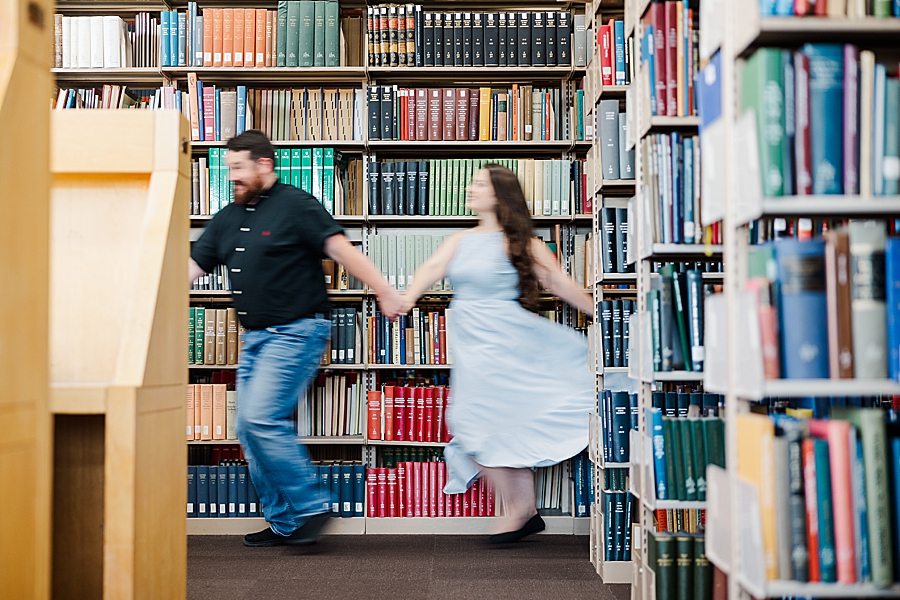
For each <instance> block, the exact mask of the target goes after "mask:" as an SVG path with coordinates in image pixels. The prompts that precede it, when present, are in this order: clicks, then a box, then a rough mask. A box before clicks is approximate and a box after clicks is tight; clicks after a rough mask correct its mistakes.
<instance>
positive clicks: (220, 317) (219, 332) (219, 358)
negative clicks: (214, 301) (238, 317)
mask: <svg viewBox="0 0 900 600" xmlns="http://www.w3.org/2000/svg"><path fill="white" fill-rule="evenodd" d="M225 358H226V356H225V309H224V308H219V309H216V364H217V365H224V364H225Z"/></svg>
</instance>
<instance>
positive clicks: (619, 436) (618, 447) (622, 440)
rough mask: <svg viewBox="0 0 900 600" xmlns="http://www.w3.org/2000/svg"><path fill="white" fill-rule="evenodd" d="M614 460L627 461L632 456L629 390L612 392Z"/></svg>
mask: <svg viewBox="0 0 900 600" xmlns="http://www.w3.org/2000/svg"><path fill="white" fill-rule="evenodd" d="M612 407H613V412H612V430H613V443H612V449H613V458H612V460H613V462H618V463H627V462H628V461H629V457H630V439H629V437H630V435H629V431H630V430H631V398H629V396H628V392H612Z"/></svg>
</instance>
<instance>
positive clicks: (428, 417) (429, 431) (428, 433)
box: [423, 387, 435, 442]
mask: <svg viewBox="0 0 900 600" xmlns="http://www.w3.org/2000/svg"><path fill="white" fill-rule="evenodd" d="M434 397H435V388H433V387H427V388H425V437H424V438H423V441H425V442H433V441H435V439H434Z"/></svg>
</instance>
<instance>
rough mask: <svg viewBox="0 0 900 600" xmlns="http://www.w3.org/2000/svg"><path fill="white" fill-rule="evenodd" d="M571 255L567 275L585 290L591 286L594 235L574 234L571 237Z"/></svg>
mask: <svg viewBox="0 0 900 600" xmlns="http://www.w3.org/2000/svg"><path fill="white" fill-rule="evenodd" d="M572 238H573V239H572V242H573V246H572V255H571V256H570V258H569V275H571V276H572V279H574V280H575V281H576V282H578V283H580V284H581V285H582V286H583V287H584V288H585V289H590V288H591V286H592V285H593V283H594V282H593V281H591V278H592V277H593V273H594V234H593V233H576V234H575V235H574V236H572Z"/></svg>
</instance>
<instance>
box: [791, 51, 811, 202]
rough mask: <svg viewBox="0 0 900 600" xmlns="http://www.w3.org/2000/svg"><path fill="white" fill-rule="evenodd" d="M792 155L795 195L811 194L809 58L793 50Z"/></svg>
mask: <svg viewBox="0 0 900 600" xmlns="http://www.w3.org/2000/svg"><path fill="white" fill-rule="evenodd" d="M794 95H795V103H794V112H795V115H796V118H795V121H794V123H795V128H796V131H795V133H794V156H795V163H796V165H797V195H798V196H809V195H810V194H812V158H811V155H810V152H811V150H812V148H811V146H810V144H811V139H810V136H809V58H807V56H806V55H805V54H804V53H803V52H794Z"/></svg>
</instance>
